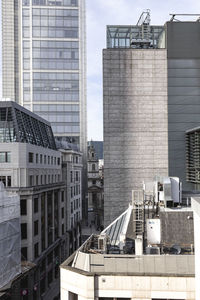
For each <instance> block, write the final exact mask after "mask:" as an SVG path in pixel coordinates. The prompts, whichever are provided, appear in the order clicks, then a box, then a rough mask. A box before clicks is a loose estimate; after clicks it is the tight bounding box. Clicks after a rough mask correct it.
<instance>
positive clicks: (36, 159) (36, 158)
mask: <svg viewBox="0 0 200 300" xmlns="http://www.w3.org/2000/svg"><path fill="white" fill-rule="evenodd" d="M35 161H36V164H38V153H36V156H35Z"/></svg>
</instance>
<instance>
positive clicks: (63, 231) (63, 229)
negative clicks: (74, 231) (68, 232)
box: [62, 224, 65, 235]
mask: <svg viewBox="0 0 200 300" xmlns="http://www.w3.org/2000/svg"><path fill="white" fill-rule="evenodd" d="M64 233H65V227H64V224H62V235H63V234H64Z"/></svg>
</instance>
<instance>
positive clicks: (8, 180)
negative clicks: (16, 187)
mask: <svg viewBox="0 0 200 300" xmlns="http://www.w3.org/2000/svg"><path fill="white" fill-rule="evenodd" d="M0 181H1V182H3V184H4V186H6V187H11V185H12V181H11V176H0Z"/></svg>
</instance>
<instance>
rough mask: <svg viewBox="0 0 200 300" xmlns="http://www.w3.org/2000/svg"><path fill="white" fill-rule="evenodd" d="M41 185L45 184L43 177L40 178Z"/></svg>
mask: <svg viewBox="0 0 200 300" xmlns="http://www.w3.org/2000/svg"><path fill="white" fill-rule="evenodd" d="M40 184H43V176H42V175H41V176H40Z"/></svg>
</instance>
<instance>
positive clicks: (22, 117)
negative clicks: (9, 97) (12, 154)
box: [0, 101, 56, 150]
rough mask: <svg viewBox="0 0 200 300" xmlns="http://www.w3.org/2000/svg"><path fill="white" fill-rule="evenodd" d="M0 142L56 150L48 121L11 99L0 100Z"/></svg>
mask: <svg viewBox="0 0 200 300" xmlns="http://www.w3.org/2000/svg"><path fill="white" fill-rule="evenodd" d="M0 142H1V143H11V142H12V143H13V142H18V143H28V144H33V145H37V146H42V147H44V148H50V149H54V150H56V144H55V140H54V136H53V132H52V129H51V125H50V123H49V122H47V121H46V120H44V119H42V118H41V117H39V116H37V115H36V114H34V113H32V112H31V111H29V110H27V109H25V108H24V107H22V106H20V105H19V104H17V103H16V102H13V101H2V102H0Z"/></svg>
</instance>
